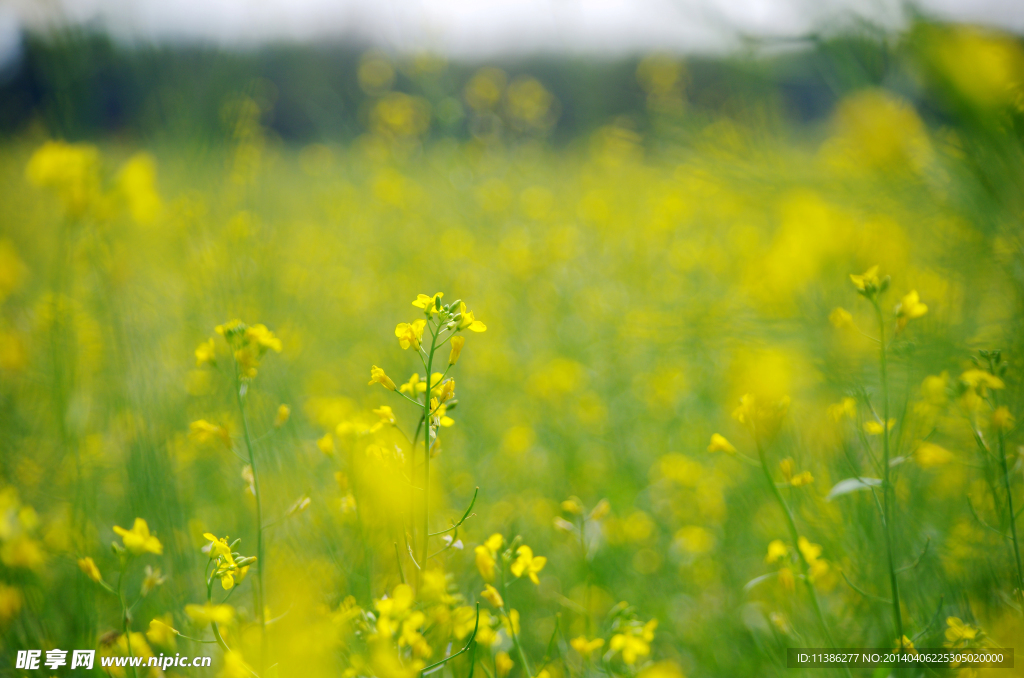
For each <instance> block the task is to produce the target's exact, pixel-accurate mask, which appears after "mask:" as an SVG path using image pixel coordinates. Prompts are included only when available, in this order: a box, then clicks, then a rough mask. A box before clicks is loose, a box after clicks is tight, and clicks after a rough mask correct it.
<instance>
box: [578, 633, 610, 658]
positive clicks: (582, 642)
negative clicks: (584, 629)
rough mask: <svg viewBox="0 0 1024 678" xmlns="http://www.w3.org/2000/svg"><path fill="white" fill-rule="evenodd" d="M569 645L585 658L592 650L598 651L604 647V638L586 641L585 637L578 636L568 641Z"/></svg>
mask: <svg viewBox="0 0 1024 678" xmlns="http://www.w3.org/2000/svg"><path fill="white" fill-rule="evenodd" d="M569 645H571V646H572V649H574V650H576V651H577V652H579V653H580V655H582V656H584V657H586V656H588V655H589V654H590V653H591V652H593V651H594V650H600V649H601V648H602V647H603V646H604V638H594V639H593V640H587V637H586V636H579V637H577V638H573V639H572V640H570V641H569Z"/></svg>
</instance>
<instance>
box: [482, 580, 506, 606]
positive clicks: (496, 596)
mask: <svg viewBox="0 0 1024 678" xmlns="http://www.w3.org/2000/svg"><path fill="white" fill-rule="evenodd" d="M480 596H481V597H482V598H483V599H484V600H486V601H487V602H488V603H490V604H491V605H493V606H494V607H496V608H500V607H502V606H504V605H505V601H504V600H503V599H502V597H501V594H500V593H498V589H496V588H494V587H493V586H491V585H490V584H485V585H484V590H483V591H481V592H480Z"/></svg>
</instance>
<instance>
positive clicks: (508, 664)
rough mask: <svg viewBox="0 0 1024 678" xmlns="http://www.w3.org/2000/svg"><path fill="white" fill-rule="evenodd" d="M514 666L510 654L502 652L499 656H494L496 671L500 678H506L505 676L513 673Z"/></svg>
mask: <svg viewBox="0 0 1024 678" xmlns="http://www.w3.org/2000/svg"><path fill="white" fill-rule="evenodd" d="M514 666H515V662H513V661H512V657H509V656H508V652H505V651H504V650H502V651H501V652H499V653H498V654H496V655H494V669H495V671H496V672H497V674H498V676H499V678H505V676H507V675H508V674H509V673H510V672H511V671H512V667H514Z"/></svg>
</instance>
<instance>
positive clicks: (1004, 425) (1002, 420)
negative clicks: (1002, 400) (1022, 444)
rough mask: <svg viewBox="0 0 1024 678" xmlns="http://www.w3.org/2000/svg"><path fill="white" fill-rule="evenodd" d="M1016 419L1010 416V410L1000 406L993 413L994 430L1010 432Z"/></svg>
mask: <svg viewBox="0 0 1024 678" xmlns="http://www.w3.org/2000/svg"><path fill="white" fill-rule="evenodd" d="M1014 421H1015V420H1014V417H1013V415H1012V414H1010V408H1008V407H1007V406H1006V405H1000V406H999V407H997V408H996V409H995V410H993V411H992V428H994V429H996V430H997V431H1009V430H1010V429H1011V428H1013V424H1014Z"/></svg>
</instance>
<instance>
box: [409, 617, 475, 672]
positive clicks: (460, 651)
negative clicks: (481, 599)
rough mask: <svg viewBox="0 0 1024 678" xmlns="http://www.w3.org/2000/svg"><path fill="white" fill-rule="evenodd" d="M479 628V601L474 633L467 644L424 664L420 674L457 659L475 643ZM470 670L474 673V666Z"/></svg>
mask: <svg viewBox="0 0 1024 678" xmlns="http://www.w3.org/2000/svg"><path fill="white" fill-rule="evenodd" d="M479 628H480V603H477V604H476V623H475V624H473V634H472V635H471V636H470V637H469V640H468V641H466V645H465V646H464V647H463V648H462V649H461V650H459V651H458V652H456V653H455V654H450V655H448V656H447V657H445V658H444V659H442V660H441V661H438V662H434V663H433V664H431V665H430V666H424V667H423V668H422V669H421V670H420V675H423V674H424V673H426V672H427V671H430V670H431V669H436V668H437V667H438V666H441V665H442V664H444V663H445V662H448V661H451V660H452V659H455V658H456V657H458V656H459V655H460V654H462V653H463V652H465V651H466V650H468V649H469V648H470V646H471V645H472V644H473V642H474V641H475V640H476V632H477V630H478V629H479ZM470 672H471V673H472V668H470Z"/></svg>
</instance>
